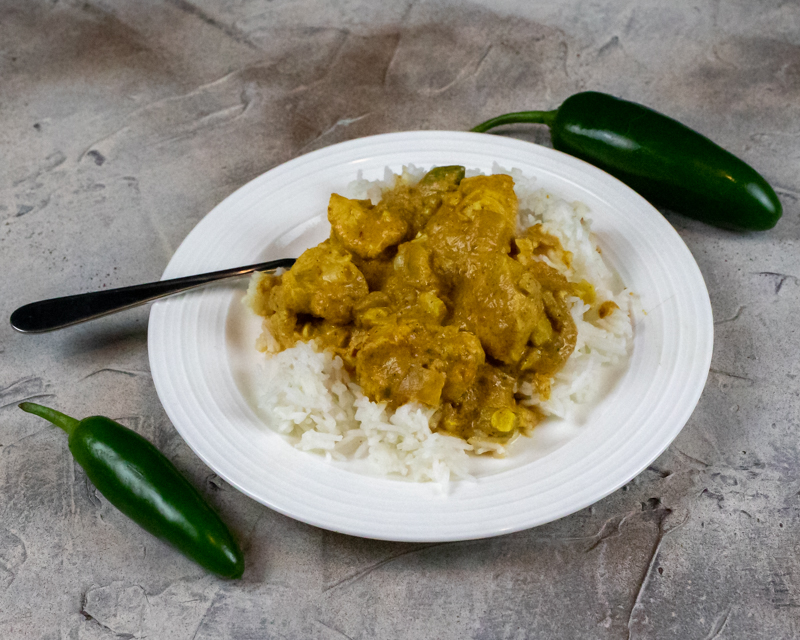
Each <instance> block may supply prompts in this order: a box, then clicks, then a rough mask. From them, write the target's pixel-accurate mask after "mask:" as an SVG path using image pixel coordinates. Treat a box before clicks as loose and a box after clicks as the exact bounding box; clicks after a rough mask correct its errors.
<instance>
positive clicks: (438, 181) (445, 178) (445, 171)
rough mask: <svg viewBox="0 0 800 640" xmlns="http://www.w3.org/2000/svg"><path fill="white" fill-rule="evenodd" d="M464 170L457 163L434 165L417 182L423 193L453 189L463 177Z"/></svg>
mask: <svg viewBox="0 0 800 640" xmlns="http://www.w3.org/2000/svg"><path fill="white" fill-rule="evenodd" d="M465 173H466V170H465V169H464V167H461V166H459V165H450V166H447V167H434V168H433V169H431V170H430V171H428V173H426V174H425V175H424V176H422V179H421V180H420V181H419V183H418V184H417V188H418V189H420V190H421V191H422V192H423V194H424V195H427V194H428V193H433V192H437V191H455V189H456V187H457V186H458V185H459V184H460V183H461V181H462V180H463V179H464V174H465Z"/></svg>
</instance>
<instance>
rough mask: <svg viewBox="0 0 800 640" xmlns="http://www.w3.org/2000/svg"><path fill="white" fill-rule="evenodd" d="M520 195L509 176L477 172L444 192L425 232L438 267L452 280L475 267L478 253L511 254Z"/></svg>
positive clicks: (466, 273) (439, 270)
mask: <svg viewBox="0 0 800 640" xmlns="http://www.w3.org/2000/svg"><path fill="white" fill-rule="evenodd" d="M517 208H518V203H517V196H516V194H515V193H514V181H513V180H512V179H511V178H510V177H509V176H504V175H498V176H477V177H474V178H465V179H464V180H462V181H461V184H460V185H459V187H458V191H456V192H455V193H452V194H447V195H445V196H444V198H443V201H442V206H441V208H440V209H439V211H438V212H437V213H436V214H435V215H434V216H433V217H432V218H431V219H430V221H429V222H428V224H427V225H426V226H425V230H424V233H425V235H427V236H428V238H429V243H430V247H431V250H432V252H433V257H434V267H435V268H436V270H437V271H438V272H440V273H441V274H443V275H444V276H445V278H446V279H448V280H449V281H451V282H452V281H455V280H456V279H457V278H458V277H459V276H462V275H468V274H469V273H470V272H471V271H472V268H473V267H472V258H473V256H475V255H477V254H482V253H489V252H498V253H505V254H507V253H508V252H509V251H510V249H511V239H512V238H513V237H514V232H515V230H516V218H517Z"/></svg>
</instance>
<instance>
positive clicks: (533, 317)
mask: <svg viewBox="0 0 800 640" xmlns="http://www.w3.org/2000/svg"><path fill="white" fill-rule="evenodd" d="M464 175H465V171H464V168H463V167H460V166H448V167H438V168H435V169H433V170H431V171H430V172H429V173H427V174H426V175H425V176H424V177H423V178H422V179H421V180H420V181H419V182H418V183H417V184H411V183H410V182H409V181H407V180H404V179H402V178H398V179H397V181H396V183H395V186H394V187H393V188H391V189H389V190H387V191H385V192H384V193H383V197H382V199H381V201H380V202H379V203H378V204H375V205H373V203H372V202H371V201H369V200H351V199H348V198H344V197H342V196H340V195H337V194H333V195H332V196H331V198H330V203H329V206H328V220H329V221H330V225H331V234H330V238H329V239H327V240H325V241H324V242H323V243H321V244H320V245H318V246H316V247H313V248H311V249H308V250H307V251H305V252H304V253H303V254H302V255H301V256H300V257H299V258H298V260H297V262H296V263H295V264H294V266H293V267H292V268H291V270H289V271H287V272H286V273H284V274H283V275H282V276H267V275H262V276H261V277H260V280H259V281H258V283H257V289H258V290H257V293H256V300H257V304H256V311H257V313H259V314H260V315H263V316H264V317H265V328H266V329H267V330H268V331H269V333H270V334H271V336H272V337H273V338H274V340H275V341H276V342H277V345H278V347H279V349H280V350H283V349H287V348H290V347H292V346H294V344H295V343H296V342H297V341H298V340H303V341H311V340H313V341H314V342H315V343H316V345H317V346H318V348H320V349H329V350H331V351H333V352H334V353H335V354H336V355H338V356H340V357H341V358H342V360H343V362H344V365H345V368H346V369H347V370H348V372H349V373H350V375H351V376H352V377H353V379H354V380H355V381H356V382H358V384H359V385H361V387H362V388H363V391H364V393H365V394H366V395H367V396H368V397H369V398H370V399H371V400H373V401H375V402H386V403H387V404H388V405H389V406H390V407H391V408H396V407H398V406H400V405H403V404H405V403H408V402H416V403H421V404H423V405H427V406H429V407H435V408H437V412H436V414H435V417H434V420H435V423H436V424H435V428H436V429H437V430H439V431H441V432H445V433H448V434H451V435H456V436H460V437H462V438H464V439H465V440H467V441H470V440H471V439H479V440H487V439H489V440H492V441H495V442H500V443H502V442H507V441H508V440H509V438H511V437H512V436H513V435H514V434H516V433H519V432H522V433H525V432H526V431H528V430H529V429H531V428H532V427H534V426H535V425H536V424H537V423H538V422H539V421H540V420H541V419H542V414H541V413H540V412H539V411H538V410H537V408H536V407H535V405H524V404H521V403H520V402H519V401H518V399H519V397H520V396H519V394H518V391H519V388H520V385H521V384H523V383H529V384H530V385H531V386H532V388H533V390H534V391H536V392H537V393H538V396H539V397H540V398H543V399H546V398H547V397H548V395H549V390H550V383H551V380H552V377H553V376H554V374H555V373H556V372H558V371H559V369H561V368H562V367H563V366H564V363H565V362H566V361H567V358H569V356H570V354H571V353H572V351H573V350H574V348H575V344H576V338H577V331H576V326H575V322H574V321H573V319H572V316H571V314H570V309H569V305H568V300H567V298H569V297H571V296H576V297H579V298H581V299H583V300H584V302H586V303H588V304H594V302H595V301H594V297H595V294H594V289H593V287H592V285H591V284H589V283H588V282H586V281H581V282H570V281H569V280H568V279H567V278H566V277H565V276H564V275H562V273H561V272H560V271H559V270H558V269H556V268H554V267H553V266H551V265H553V264H560V265H564V266H569V264H570V260H571V257H572V256H571V254H570V253H569V252H568V251H565V250H564V249H563V247H562V245H561V243H560V242H559V240H558V239H557V238H556V237H555V236H553V235H550V234H548V233H545V232H544V231H543V229H542V227H541V225H536V226H534V227H531V228H529V229H527V230H526V231H524V232H522V233H518V232H517V210H518V203H517V197H516V195H515V193H514V182H513V179H512V178H511V177H510V176H507V175H492V176H477V177H471V178H465V177H464ZM604 304H609V303H604ZM610 304H612V305H613V304H614V303H610ZM597 308H598V309H600V310H601V312H602V309H603V306H602V305H597ZM261 347H262V348H263V349H266V346H265V345H264V344H262V345H261Z"/></svg>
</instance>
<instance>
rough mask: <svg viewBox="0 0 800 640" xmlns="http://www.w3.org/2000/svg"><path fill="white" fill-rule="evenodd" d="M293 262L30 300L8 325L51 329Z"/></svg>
mask: <svg viewBox="0 0 800 640" xmlns="http://www.w3.org/2000/svg"><path fill="white" fill-rule="evenodd" d="M294 261H295V259H294V258H281V259H279V260H271V261H269V262H261V263H259V264H253V265H250V266H248V267H235V268H233V269H223V270H222V271H214V272H212V273H201V274H199V275H196V276H186V277H184V278H174V279H172V280H161V281H159V282H150V283H148V284H137V285H133V286H132V287H121V288H119V289H107V290H105V291H94V292H91V293H80V294H78V295H74V296H64V297H63V298H51V299H50V300H40V301H39V302H31V303H30V304H26V305H25V306H23V307H20V308H19V309H17V310H16V311H15V312H14V313H12V314H11V326H12V327H14V328H15V329H16V330H17V331H21V332H22V333H42V332H44V331H53V330H54V329H61V328H63V327H69V326H70V325H73V324H78V323H79V322H85V321H86V320H94V319H95V318H99V317H101V316H105V315H108V314H110V313H115V312H117V311H122V310H123V309H130V308H131V307H135V306H137V305H140V304H143V303H145V302H150V301H151V300H155V299H156V298H163V297H164V296H169V295H172V294H173V293H180V292H181V291H186V290H187V289H193V288H194V287H199V286H201V285H204V284H208V283H209V282H214V281H216V280H222V279H224V278H232V277H234V276H243V275H245V274H248V273H253V272H254V271H274V270H276V269H279V268H281V267H283V268H287V269H288V268H289V267H291V266H292V265H293V264H294Z"/></svg>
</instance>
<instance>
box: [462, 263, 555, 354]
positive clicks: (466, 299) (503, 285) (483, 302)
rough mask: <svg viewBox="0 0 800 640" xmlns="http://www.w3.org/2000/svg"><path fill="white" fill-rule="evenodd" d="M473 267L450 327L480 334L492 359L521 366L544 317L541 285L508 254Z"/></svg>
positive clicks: (465, 280)
mask: <svg viewBox="0 0 800 640" xmlns="http://www.w3.org/2000/svg"><path fill="white" fill-rule="evenodd" d="M474 266H475V269H474V271H473V272H472V273H471V274H470V275H469V276H468V277H465V278H464V279H463V280H462V281H461V282H460V284H459V285H458V287H457V288H456V290H455V295H454V309H453V317H452V320H451V323H452V324H453V325H455V326H457V327H458V328H459V329H461V330H463V331H470V332H472V333H474V334H475V335H476V336H478V338H479V339H480V341H481V344H482V345H483V348H484V350H485V351H486V353H487V354H488V355H490V356H492V357H493V358H495V359H497V360H499V361H500V362H503V363H506V364H516V363H517V362H519V360H520V359H521V358H522V356H523V354H524V352H525V346H526V344H527V342H528V340H529V339H530V337H531V334H532V333H533V332H534V330H535V329H536V328H537V326H538V325H539V323H540V320H541V318H542V317H543V315H544V303H543V301H542V292H541V287H540V285H539V283H538V282H537V281H536V279H535V278H534V277H532V276H531V275H530V274H529V273H527V272H526V270H525V268H524V267H523V266H522V265H521V264H519V263H518V262H517V261H516V260H514V259H512V258H509V257H508V256H506V255H503V254H498V253H490V254H485V255H483V256H477V257H475V258H474Z"/></svg>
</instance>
